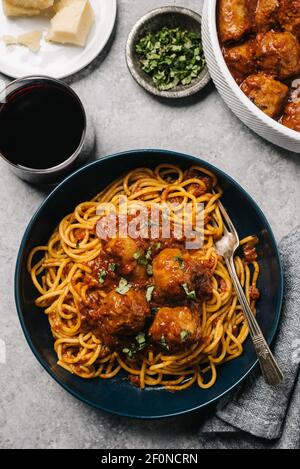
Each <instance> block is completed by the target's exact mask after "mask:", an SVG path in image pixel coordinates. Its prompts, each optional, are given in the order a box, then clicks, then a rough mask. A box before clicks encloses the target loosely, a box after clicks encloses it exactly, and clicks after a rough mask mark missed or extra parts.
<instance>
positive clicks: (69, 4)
mask: <svg viewBox="0 0 300 469" xmlns="http://www.w3.org/2000/svg"><path fill="white" fill-rule="evenodd" d="M59 5H60V7H58V8H59V9H58V12H57V13H56V15H55V16H54V17H53V18H52V20H51V29H50V31H49V33H48V35H47V40H48V41H53V42H59V43H61V44H65V43H69V44H75V45H77V46H81V47H84V46H85V44H86V41H87V37H88V35H89V32H90V30H91V28H92V25H93V23H94V19H95V16H94V11H93V9H92V7H91V4H90V2H89V0H62V1H61V2H59Z"/></svg>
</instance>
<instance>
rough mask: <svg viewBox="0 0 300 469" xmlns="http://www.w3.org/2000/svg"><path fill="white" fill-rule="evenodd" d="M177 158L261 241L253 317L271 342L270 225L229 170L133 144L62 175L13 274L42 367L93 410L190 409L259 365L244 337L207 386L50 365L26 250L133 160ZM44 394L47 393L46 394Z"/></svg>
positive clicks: (274, 318) (274, 272) (143, 413)
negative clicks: (198, 170)
mask: <svg viewBox="0 0 300 469" xmlns="http://www.w3.org/2000/svg"><path fill="white" fill-rule="evenodd" d="M159 163H175V164H178V165H180V166H182V167H183V168H184V167H187V166H189V165H191V164H199V165H202V166H204V167H206V168H207V169H209V170H211V171H213V172H214V173H215V174H216V176H217V177H218V179H219V183H220V185H221V186H222V188H223V190H224V197H223V202H224V205H225V207H226V208H227V209H228V211H229V213H230V215H231V217H232V219H233V222H234V223H235V225H236V227H237V230H238V233H239V235H240V236H241V237H243V236H245V235H248V234H256V235H257V236H258V237H259V239H260V244H259V259H260V266H261V274H260V278H259V283H258V287H259V288H260V290H261V298H260V300H259V302H258V304H257V313H258V321H259V323H260V326H261V328H262V330H263V332H264V334H265V336H266V337H267V340H268V342H269V343H270V342H271V341H272V339H273V337H274V335H275V332H276V329H277V326H278V322H279V318H280V310H281V303H282V292H283V278H282V270H281V265H280V259H279V255H278V250H277V247H276V243H275V240H274V237H273V234H272V230H271V228H270V226H269V224H268V222H267V220H266V218H265V217H264V215H263V213H262V212H261V210H260V209H259V207H258V206H257V205H256V203H255V202H254V201H253V199H252V198H251V197H250V196H249V195H248V194H247V193H246V192H245V191H244V190H243V189H242V188H241V187H240V186H239V185H238V184H237V183H236V182H235V181H234V180H233V179H231V178H230V177H229V176H227V175H226V174H225V173H223V172H222V171H220V170H219V169H217V168H215V167H214V166H212V165H210V164H208V163H206V162H205V161H202V160H200V159H199V158H195V157H192V156H188V155H183V154H180V153H173V152H167V151H162V150H138V151H130V152H126V153H120V154H116V155H112V156H107V157H106V158H103V159H101V160H98V161H95V162H93V163H91V164H88V165H87V166H85V167H83V168H82V169H80V170H78V171H76V172H75V173H74V174H72V175H71V176H69V177H68V178H67V179H65V180H64V181H63V182H62V183H61V184H60V185H59V186H58V187H56V189H54V190H53V192H52V193H51V194H50V195H49V196H48V197H47V199H46V200H45V201H44V202H43V204H42V205H41V207H40V208H39V209H38V210H37V212H36V213H35V215H34V216H33V218H32V220H31V221H30V223H29V225H28V227H27V229H26V232H25V234H24V237H23V240H22V243H21V247H20V251H19V255H18V259H17V265H16V273H15V299H16V305H17V310H18V314H19V318H20V321H21V325H22V328H23V331H24V334H25V337H26V339H27V341H28V344H29V346H30V348H31V350H32V351H33V353H34V354H35V356H36V358H37V359H38V360H39V362H40V363H41V365H42V366H43V367H44V368H45V370H46V371H47V372H48V373H49V374H50V375H51V376H52V377H53V378H54V379H55V380H56V381H57V382H58V383H59V384H60V385H61V386H63V387H64V388H65V389H66V390H67V391H69V392H70V393H71V394H73V396H75V397H77V398H78V399H80V400H81V401H83V402H86V403H87V404H90V405H92V406H94V407H96V408H98V409H102V410H105V411H108V412H112V413H115V414H119V415H125V416H130V417H137V418H159V417H167V416H174V415H178V414H182V413H185V412H189V411H192V410H195V409H199V408H201V407H204V406H207V405H208V404H211V403H213V402H214V401H216V400H217V399H219V398H220V397H221V396H224V394H226V393H227V392H228V391H230V390H231V389H233V388H234V387H235V386H237V385H238V384H239V383H240V382H241V381H242V380H243V379H244V378H245V377H246V376H247V375H248V374H249V373H250V372H251V370H252V369H253V368H254V366H255V365H256V364H257V360H256V356H255V352H254V349H253V347H252V344H251V341H250V339H248V340H247V342H246V344H245V350H244V353H243V355H242V356H241V357H240V358H238V359H237V360H234V361H232V362H229V363H227V364H225V365H222V366H221V367H219V369H218V380H217V382H216V384H215V385H214V386H213V387H212V388H211V389H207V390H201V389H199V388H198V387H197V386H196V385H194V386H192V387H191V388H189V389H187V390H185V391H181V392H177V393H171V392H169V391H166V390H164V389H161V388H158V389H157V388H156V389H153V388H152V389H151V388H148V389H146V390H144V391H141V390H139V389H137V388H136V387H134V386H132V385H131V384H130V383H129V382H128V381H127V380H124V379H122V377H121V376H120V375H119V376H117V377H116V378H114V379H111V380H102V381H101V380H100V379H94V380H84V379H81V378H79V377H77V376H74V375H72V374H70V373H68V372H67V371H65V370H64V369H63V368H60V367H59V366H58V365H57V364H56V355H55V353H54V350H53V338H52V336H51V332H50V328H49V324H48V319H47V317H46V315H44V314H43V312H42V310H41V309H39V308H37V307H36V306H35V305H34V299H35V298H36V296H37V292H36V290H35V288H34V286H33V285H32V283H31V279H30V277H29V275H28V273H27V271H26V259H27V256H28V254H29V252H30V250H31V249H32V248H33V247H34V246H36V245H39V244H45V243H46V242H47V240H48V238H49V236H50V235H51V233H52V231H53V230H54V228H55V227H56V226H57V224H58V223H59V221H60V220H61V219H62V218H63V217H64V216H65V215H66V214H68V213H69V212H71V211H73V209H74V208H75V206H76V205H77V204H78V203H79V202H81V201H84V200H89V199H90V198H92V197H93V196H94V195H95V194H96V193H97V192H99V191H100V190H101V189H103V188H104V187H106V186H107V185H108V184H109V183H110V182H111V181H112V180H114V179H115V178H116V177H118V176H120V174H121V173H124V172H127V171H129V170H131V169H133V168H136V167H138V166H147V165H149V166H150V167H153V166H155V165H157V164H159ZM45 397H46V396H45Z"/></svg>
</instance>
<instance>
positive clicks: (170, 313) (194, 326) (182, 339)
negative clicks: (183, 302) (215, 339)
mask: <svg viewBox="0 0 300 469" xmlns="http://www.w3.org/2000/svg"><path fill="white" fill-rule="evenodd" d="M149 336H150V337H151V340H152V342H154V343H155V344H157V345H159V346H160V347H161V348H163V349H164V350H167V351H170V352H173V351H176V350H181V349H185V348H186V347H187V346H190V345H192V344H194V343H195V342H197V341H198V340H199V338H200V324H199V315H198V313H197V312H196V311H192V310H191V309H190V308H188V307H187V306H177V307H176V308H161V309H159V310H158V312H157V313H156V316H155V319H154V321H153V323H152V326H151V327H150V329H149Z"/></svg>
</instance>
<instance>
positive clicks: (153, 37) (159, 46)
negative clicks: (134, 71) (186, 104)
mask: <svg viewBox="0 0 300 469" xmlns="http://www.w3.org/2000/svg"><path fill="white" fill-rule="evenodd" d="M135 50H136V52H137V54H138V56H139V57H140V64H141V67H142V69H143V71H144V72H145V73H147V74H148V75H150V76H151V77H152V80H153V82H154V84H155V86H156V87H157V88H158V89H159V90H161V91H166V90H171V89H172V88H175V87H176V86H177V85H180V84H182V85H189V84H190V83H191V82H192V81H193V80H194V79H195V78H196V77H197V76H198V75H199V74H200V72H201V71H202V70H203V68H204V66H205V58H204V53H203V48H202V44H201V37H200V35H199V34H197V33H195V32H191V31H186V30H182V29H180V28H174V29H170V28H167V27H164V28H162V29H161V30H160V31H157V32H155V33H152V32H149V33H147V34H146V35H145V36H144V37H142V38H141V39H140V40H139V42H138V43H137V44H136V46H135Z"/></svg>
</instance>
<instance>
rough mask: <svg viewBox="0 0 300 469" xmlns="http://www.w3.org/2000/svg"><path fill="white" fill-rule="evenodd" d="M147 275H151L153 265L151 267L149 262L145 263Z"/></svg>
mask: <svg viewBox="0 0 300 469" xmlns="http://www.w3.org/2000/svg"><path fill="white" fill-rule="evenodd" d="M147 275H149V277H151V275H153V267H152V265H151V264H148V265H147Z"/></svg>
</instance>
